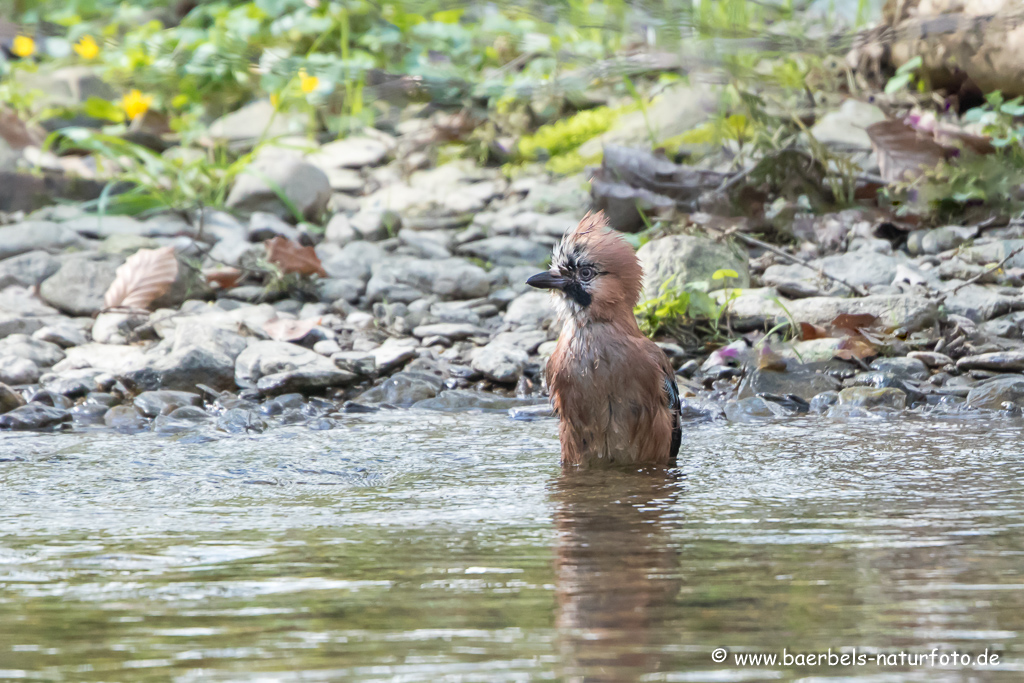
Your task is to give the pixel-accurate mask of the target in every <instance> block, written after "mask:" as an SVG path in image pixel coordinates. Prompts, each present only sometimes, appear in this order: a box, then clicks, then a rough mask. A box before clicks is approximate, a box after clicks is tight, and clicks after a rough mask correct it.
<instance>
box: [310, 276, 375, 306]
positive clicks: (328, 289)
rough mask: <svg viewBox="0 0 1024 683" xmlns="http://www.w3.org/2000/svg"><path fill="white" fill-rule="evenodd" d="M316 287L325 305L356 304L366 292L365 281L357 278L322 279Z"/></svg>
mask: <svg viewBox="0 0 1024 683" xmlns="http://www.w3.org/2000/svg"><path fill="white" fill-rule="evenodd" d="M316 286H317V291H318V292H319V293H320V300H321V301H323V302H325V303H334V302H336V301H347V302H348V303H350V304H354V303H355V302H357V301H359V297H361V296H362V295H363V292H365V291H366V285H365V284H364V283H363V281H362V280H358V279H355V278H351V279H349V278H335V277H330V278H321V279H319V280H317V283H316Z"/></svg>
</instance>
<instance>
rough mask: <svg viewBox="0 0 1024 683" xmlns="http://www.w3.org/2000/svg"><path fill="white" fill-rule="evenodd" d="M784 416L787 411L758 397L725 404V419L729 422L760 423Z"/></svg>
mask: <svg viewBox="0 0 1024 683" xmlns="http://www.w3.org/2000/svg"><path fill="white" fill-rule="evenodd" d="M782 415H785V411H784V410H783V409H782V408H781V407H779V406H777V405H775V404H774V403H772V402H770V401H765V400H764V399H762V398H759V397H757V396H750V397H748V398H741V399H739V400H738V401H729V402H728V403H726V404H725V418H726V419H727V420H729V422H760V421H761V420H768V419H771V418H773V417H778V416H782Z"/></svg>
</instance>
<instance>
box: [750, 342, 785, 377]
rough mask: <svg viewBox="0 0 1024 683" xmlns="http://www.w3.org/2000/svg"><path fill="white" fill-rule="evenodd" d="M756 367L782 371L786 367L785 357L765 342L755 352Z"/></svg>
mask: <svg viewBox="0 0 1024 683" xmlns="http://www.w3.org/2000/svg"><path fill="white" fill-rule="evenodd" d="M757 369H758V370H776V371H778V372H783V371H785V369H786V359H785V358H783V357H782V356H780V355H779V354H777V353H776V352H775V351H773V350H772V349H771V348H770V347H769V346H768V345H767V344H765V345H764V346H762V347H761V350H760V352H758V354H757Z"/></svg>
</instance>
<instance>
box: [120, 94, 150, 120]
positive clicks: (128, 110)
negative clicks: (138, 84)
mask: <svg viewBox="0 0 1024 683" xmlns="http://www.w3.org/2000/svg"><path fill="white" fill-rule="evenodd" d="M151 104H153V96H152V95H143V94H142V93H141V92H139V91H138V90H132V91H131V92H129V93H128V94H127V95H125V96H124V97H122V98H121V108H122V109H124V113H125V114H127V115H128V119H129V120H135V119H136V118H138V117H139V116H142V115H143V114H145V113H146V112H147V111H149V105H151Z"/></svg>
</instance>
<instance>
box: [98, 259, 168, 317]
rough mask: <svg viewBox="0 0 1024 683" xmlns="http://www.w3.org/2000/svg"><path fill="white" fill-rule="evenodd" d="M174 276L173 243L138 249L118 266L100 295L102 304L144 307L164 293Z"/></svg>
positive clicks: (110, 306) (111, 306)
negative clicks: (158, 247) (165, 245)
mask: <svg viewBox="0 0 1024 683" xmlns="http://www.w3.org/2000/svg"><path fill="white" fill-rule="evenodd" d="M177 277H178V259H177V258H175V257H174V247H161V248H160V249H139V250H138V251H137V252H135V253H134V254H132V255H131V256H129V257H128V260H127V261H125V262H124V263H123V264H122V265H121V267H120V268H118V269H117V275H116V277H115V278H114V281H113V282H112V283H110V287H109V288H108V289H107V293H106V294H104V295H103V305H104V306H105V307H107V308H114V307H121V308H136V309H145V308H147V307H148V306H149V305H150V304H151V303H153V301H155V300H156V299H158V298H160V297H161V296H163V295H164V294H165V293H167V290H168V289H170V288H171V284H172V283H173V282H174V280H175V279H176V278H177Z"/></svg>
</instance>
